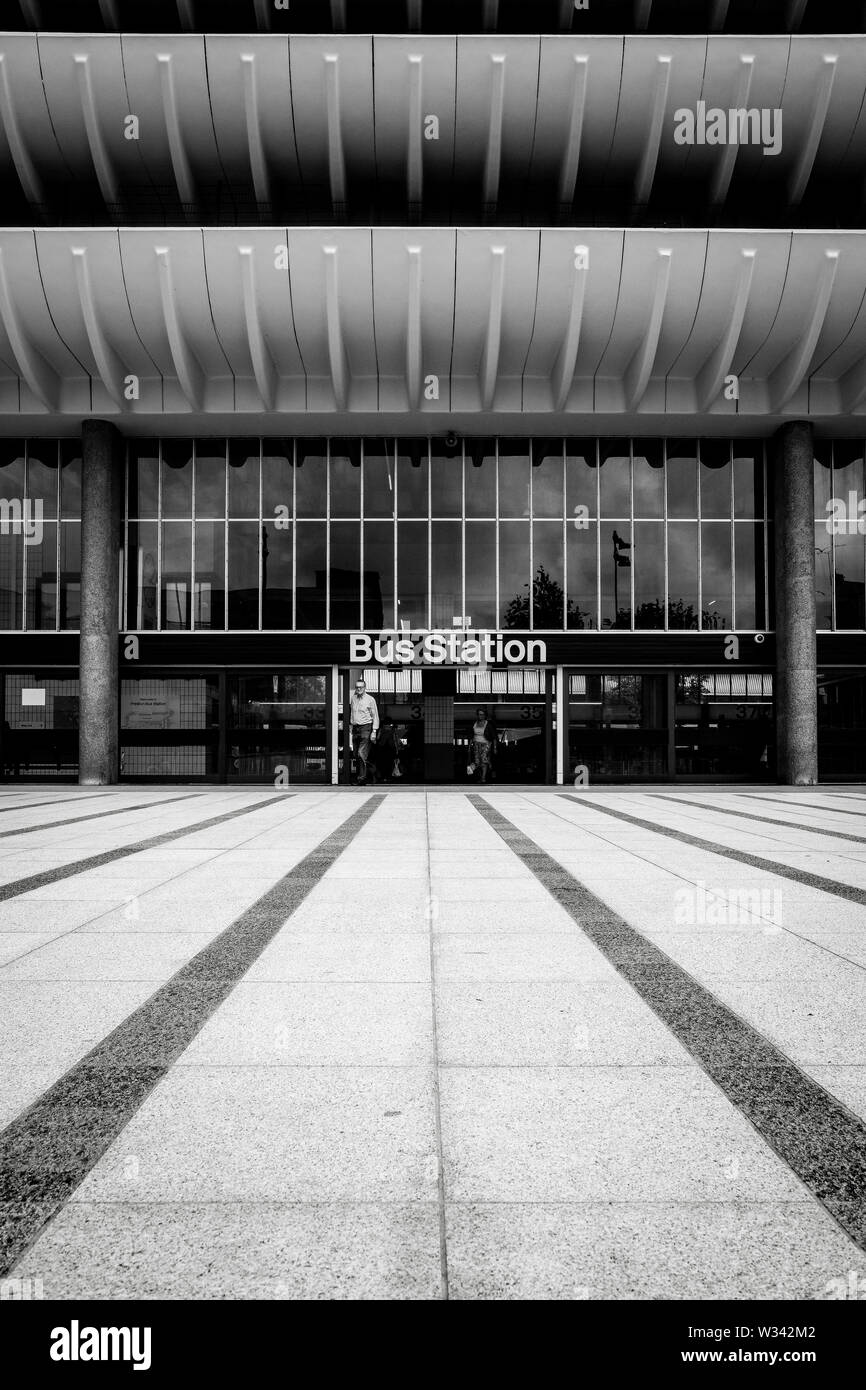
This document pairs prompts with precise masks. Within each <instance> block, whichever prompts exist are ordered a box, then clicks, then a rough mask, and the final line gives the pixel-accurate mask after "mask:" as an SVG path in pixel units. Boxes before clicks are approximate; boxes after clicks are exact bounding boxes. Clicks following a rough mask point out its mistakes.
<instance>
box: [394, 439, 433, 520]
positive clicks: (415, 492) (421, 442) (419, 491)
mask: <svg viewBox="0 0 866 1390" xmlns="http://www.w3.org/2000/svg"><path fill="white" fill-rule="evenodd" d="M429 471H430V470H429V464H428V460H427V440H426V439H409V440H406V439H404V440H401V441H400V442H399V443H398V445H397V503H398V507H399V510H400V515H401V516H406V517H419V518H420V517H426V515H427V510H428V494H429V486H428V475H429Z"/></svg>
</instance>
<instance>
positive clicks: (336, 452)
mask: <svg viewBox="0 0 866 1390" xmlns="http://www.w3.org/2000/svg"><path fill="white" fill-rule="evenodd" d="M360 515H361V441H360V439H332V440H331V516H360Z"/></svg>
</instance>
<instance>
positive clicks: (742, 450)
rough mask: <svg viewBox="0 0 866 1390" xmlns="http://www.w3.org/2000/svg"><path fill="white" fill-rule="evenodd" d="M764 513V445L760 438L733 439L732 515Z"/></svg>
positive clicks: (756, 515)
mask: <svg viewBox="0 0 866 1390" xmlns="http://www.w3.org/2000/svg"><path fill="white" fill-rule="evenodd" d="M763 515H764V446H763V444H762V443H761V441H760V439H735V440H734V516H741V517H763Z"/></svg>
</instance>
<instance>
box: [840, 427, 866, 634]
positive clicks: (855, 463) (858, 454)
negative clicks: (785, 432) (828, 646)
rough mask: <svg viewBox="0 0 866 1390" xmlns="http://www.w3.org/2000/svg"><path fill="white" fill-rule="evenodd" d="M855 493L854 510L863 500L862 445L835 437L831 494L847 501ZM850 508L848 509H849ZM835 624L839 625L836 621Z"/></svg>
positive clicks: (854, 513) (852, 440) (857, 441)
mask: <svg viewBox="0 0 866 1390" xmlns="http://www.w3.org/2000/svg"><path fill="white" fill-rule="evenodd" d="M849 492H853V493H854V494H855V499H856V500H855V503H854V511H853V513H851V514H852V515H856V508H857V503H858V502H861V501H862V500H863V445H862V443H861V441H860V440H859V439H837V440H836V441H835V442H834V444H833V496H834V497H838V498H841V499H842V500H843V501H844V502H845V504H846V505H847V503H848V494H849ZM849 510H850V509H849ZM837 626H841V624H839V623H838V619H837Z"/></svg>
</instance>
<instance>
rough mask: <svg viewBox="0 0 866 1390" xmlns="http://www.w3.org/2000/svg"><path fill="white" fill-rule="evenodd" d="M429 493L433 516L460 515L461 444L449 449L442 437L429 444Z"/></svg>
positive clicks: (461, 508) (461, 487)
mask: <svg viewBox="0 0 866 1390" xmlns="http://www.w3.org/2000/svg"><path fill="white" fill-rule="evenodd" d="M430 494H431V508H432V513H433V515H434V516H461V515H462V512H463V446H462V445H461V444H457V445H455V447H454V448H453V449H449V448H448V446H447V445H446V444H445V441H444V440H442V439H434V440H433V441H432V443H431V446H430Z"/></svg>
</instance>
